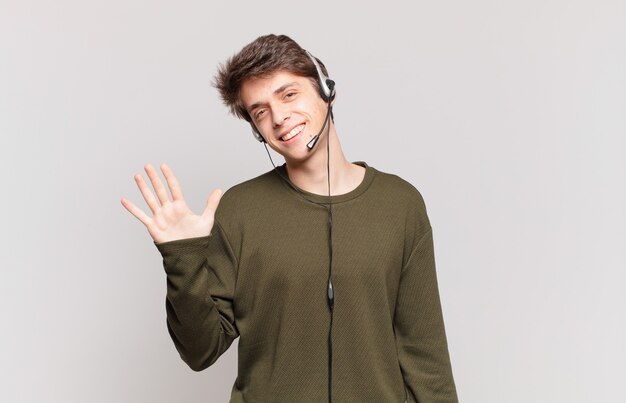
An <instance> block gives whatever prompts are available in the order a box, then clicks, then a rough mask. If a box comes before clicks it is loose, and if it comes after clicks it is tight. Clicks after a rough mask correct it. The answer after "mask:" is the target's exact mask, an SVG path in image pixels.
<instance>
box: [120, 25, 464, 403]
mask: <svg viewBox="0 0 626 403" xmlns="http://www.w3.org/2000/svg"><path fill="white" fill-rule="evenodd" d="M316 63H318V65H317V66H316ZM325 75H327V72H326V69H325V67H324V66H323V65H322V64H321V63H320V62H319V61H318V60H317V59H314V58H313V57H312V56H311V55H310V54H308V53H307V52H306V51H305V50H304V49H302V48H301V47H300V46H299V45H298V44H296V43H295V42H294V41H293V40H291V39H290V38H289V37H286V36H283V35H281V36H275V35H267V36H262V37H259V38H257V39H256V40H255V41H253V42H252V43H250V44H249V45H247V46H246V47H244V48H243V49H242V50H241V51H240V52H239V53H237V54H236V55H235V56H233V57H232V58H230V59H229V60H228V61H227V62H226V63H225V64H224V65H222V66H221V67H220V70H219V72H218V75H217V77H216V87H217V88H218V90H219V91H220V94H221V96H222V99H223V100H224V102H225V103H226V105H227V106H228V107H229V108H230V110H231V111H232V112H233V114H235V115H236V116H238V117H240V118H243V119H245V120H247V121H248V122H249V123H250V125H251V128H252V129H253V131H254V134H255V137H257V139H258V140H260V141H262V142H264V143H265V145H268V146H269V147H271V148H272V149H274V150H275V151H276V152H277V153H279V154H280V155H282V156H283V157H284V159H285V164H284V165H281V166H279V167H277V168H275V169H273V170H271V171H269V172H267V173H265V174H263V175H261V176H259V177H257V178H254V179H252V180H249V181H246V182H244V183H241V184H239V185H236V186H234V187H232V188H231V189H230V190H228V191H227V192H226V193H225V194H224V196H223V197H221V199H220V195H221V192H220V191H219V190H215V191H214V192H213V193H212V194H211V196H210V197H209V200H208V203H207V207H206V209H205V211H204V213H203V214H202V215H199V216H198V215H195V214H193V213H192V212H191V211H190V210H189V208H188V207H187V205H186V203H185V202H184V198H183V196H182V193H181V191H180V187H179V185H178V182H177V181H176V178H175V177H174V175H173V174H172V172H171V170H170V169H169V168H168V167H167V166H166V165H162V166H161V169H162V170H163V174H164V176H165V178H166V180H167V183H168V185H169V188H170V191H171V194H172V200H171V201H170V200H169V198H168V195H167V190H166V189H165V187H164V186H163V184H162V183H161V181H160V179H159V178H158V176H157V174H156V172H155V170H154V168H152V167H151V166H150V165H147V166H146V172H147V174H148V176H149V177H150V180H151V182H152V185H153V187H154V189H155V192H156V194H157V197H158V199H159V202H160V205H159V203H157V201H156V199H155V198H154V196H153V195H152V194H151V192H150V190H149V189H148V188H147V186H146V184H145V183H144V181H143V179H142V177H141V175H139V174H137V175H136V176H135V179H136V181H137V184H138V186H139V188H140V190H141V193H142V194H143V196H144V199H145V200H146V202H147V203H148V206H149V207H150V209H151V210H152V212H153V214H154V216H153V217H152V218H150V217H148V216H147V215H146V214H145V213H143V212H142V211H141V210H140V209H138V208H137V207H135V206H134V205H132V203H130V202H128V201H126V200H125V199H122V204H123V205H124V206H125V207H126V208H127V209H128V210H129V211H130V212H131V213H132V214H133V215H135V216H136V217H137V218H138V219H139V220H140V221H142V222H143V223H144V224H145V225H146V227H147V228H148V231H149V232H150V234H151V235H152V237H153V239H154V242H155V245H156V247H157V248H158V250H159V251H160V253H161V254H162V256H163V264H164V268H165V271H166V273H167V299H166V303H167V305H166V308H167V325H168V330H169V332H170V335H171V337H172V339H173V341H174V344H175V346H176V348H177V350H178V352H179V353H180V356H181V357H182V359H183V360H184V361H185V362H186V363H187V364H188V365H189V366H190V367H191V368H192V369H194V370H196V371H200V370H202V369H204V368H207V367H208V366H210V365H212V364H213V363H214V362H215V361H216V360H217V359H218V358H219V356H220V355H221V354H222V353H224V351H226V350H227V349H228V347H229V346H230V345H231V343H232V342H233V340H234V339H235V338H237V337H239V350H238V376H237V379H236V380H235V383H234V385H233V387H232V394H231V402H269V401H271V402H326V401H329V402H330V401H335V402H403V401H407V402H415V401H419V402H420V403H423V402H456V401H457V396H456V388H455V385H454V380H453V375H452V369H451V365H450V359H449V354H448V347H447V341H446V335H445V329H444V322H443V316H442V312H441V305H440V300H439V293H438V287H437V278H436V272H435V262H434V252H433V243H432V230H431V227H430V223H429V220H428V216H427V214H426V207H425V205H424V201H423V199H422V197H421V195H420V193H419V192H418V191H417V190H416V189H415V188H414V187H413V186H411V185H410V184H409V183H407V182H406V181H404V180H402V179H401V178H399V177H397V176H395V175H390V174H386V173H383V172H381V171H378V170H376V169H374V168H373V167H371V166H369V165H367V164H366V163H364V162H355V163H351V162H349V161H348V160H347V159H346V157H345V156H344V154H343V152H342V150H341V146H340V143H339V139H338V136H337V133H336V131H335V126H334V124H333V121H332V119H331V118H330V117H331V116H332V110H331V107H332V104H333V103H334V86H333V83H332V81H330V80H327V78H326V77H325ZM268 154H269V153H268ZM218 204H219V207H218Z"/></svg>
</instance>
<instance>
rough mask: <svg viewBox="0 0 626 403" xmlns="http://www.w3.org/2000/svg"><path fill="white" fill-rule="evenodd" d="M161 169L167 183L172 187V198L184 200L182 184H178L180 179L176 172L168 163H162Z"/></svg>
mask: <svg viewBox="0 0 626 403" xmlns="http://www.w3.org/2000/svg"><path fill="white" fill-rule="evenodd" d="M161 171H163V176H165V180H166V181H167V185H168V186H169V188H170V193H171V194H172V200H184V198H183V192H182V190H181V189H180V185H179V184H178V180H177V179H176V177H175V176H174V173H173V172H172V170H171V169H170V167H168V166H167V165H166V164H161Z"/></svg>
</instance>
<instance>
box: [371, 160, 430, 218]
mask: <svg viewBox="0 0 626 403" xmlns="http://www.w3.org/2000/svg"><path fill="white" fill-rule="evenodd" d="M373 169H374V170H375V172H376V177H375V179H374V184H375V187H376V191H377V192H381V193H382V194H384V195H385V197H386V198H387V199H389V200H390V201H391V200H393V202H394V204H396V205H400V206H406V207H410V206H412V207H414V208H419V209H422V210H424V213H425V210H426V203H425V202H424V198H423V197H422V193H421V192H420V191H419V190H417V188H416V187H415V186H414V185H413V184H411V183H410V182H408V181H407V180H405V179H403V178H401V177H400V176H398V175H395V174H392V173H388V172H384V171H381V170H379V169H376V168H373Z"/></svg>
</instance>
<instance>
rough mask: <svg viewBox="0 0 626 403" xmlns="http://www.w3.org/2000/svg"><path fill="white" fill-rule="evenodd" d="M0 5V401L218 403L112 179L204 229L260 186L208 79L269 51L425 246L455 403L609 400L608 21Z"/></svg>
mask: <svg viewBox="0 0 626 403" xmlns="http://www.w3.org/2000/svg"><path fill="white" fill-rule="evenodd" d="M367 4H368V3H367V2H357V1H352V2H322V1H319V2H313V3H297V2H288V1H276V0H270V1H266V2H255V3H252V4H248V3H239V2H225V1H222V2H208V1H180V2H166V1H147V0H143V1H140V0H124V1H122V0H108V1H104V0H101V1H78V0H58V1H56V2H49V1H42V0H40V1H34V0H20V1H17V0H0V134H1V136H0V138H1V140H0V150H1V151H0V153H1V154H0V157H1V158H0V168H1V173H2V192H1V195H2V197H1V200H2V205H1V208H0V214H1V216H0V219H1V221H0V222H2V227H3V230H2V231H1V237H2V238H1V239H0V241H1V242H0V244H1V245H2V251H1V253H2V256H1V259H2V280H1V281H0V298H1V300H0V309H1V318H2V322H1V326H2V328H1V332H0V348H1V349H2V350H1V352H0V357H1V358H0V371H1V373H0V393H1V394H2V397H0V399H1V400H2V401H6V402H174V401H176V402H225V401H228V397H229V394H230V389H231V387H232V384H233V382H234V379H235V374H236V348H237V347H236V346H237V343H236V342H235V343H234V344H233V346H232V347H231V349H230V350H229V351H228V352H227V353H226V354H225V355H224V356H222V357H221V358H220V360H219V361H218V362H217V363H216V364H215V365H214V366H212V367H210V368H208V369H207V370H205V371H203V372H200V373H195V372H193V371H191V370H190V369H189V368H187V366H186V365H185V364H184V363H183V362H182V361H181V360H180V358H179V357H178V354H177V352H176V351H175V349H174V346H173V343H172V342H171V340H170V338H169V335H168V333H167V330H166V326H165V300H164V296H165V274H164V272H163V268H162V263H161V258H160V255H159V253H158V251H157V250H156V248H155V247H154V245H153V244H152V240H151V239H150V237H149V235H148V233H147V231H146V230H145V228H144V227H143V225H142V224H141V223H140V222H139V221H137V220H136V219H135V218H134V217H133V216H131V215H130V214H129V213H128V212H127V211H126V210H125V209H124V208H123V207H122V205H121V204H120V199H121V198H122V197H127V198H129V199H130V200H132V201H133V202H135V203H136V204H138V205H141V206H142V208H144V209H145V210H146V211H148V210H147V207H146V205H145V202H143V199H142V198H141V195H140V193H139V191H138V189H137V188H136V185H135V183H134V181H133V175H134V174H135V173H138V172H143V170H142V168H143V165H144V164H146V163H148V162H149V163H152V164H153V165H155V166H157V165H158V164H160V163H162V162H166V163H168V164H169V165H170V166H171V167H172V169H173V170H174V172H175V173H176V175H177V176H178V178H179V180H180V182H181V184H182V186H183V190H184V192H185V195H186V198H187V200H188V202H189V204H190V205H191V206H192V208H194V209H195V210H196V211H200V209H202V208H203V207H204V203H205V201H206V198H207V197H208V195H209V193H210V191H211V190H212V189H213V188H214V187H221V188H223V189H227V188H228V187H230V186H232V185H234V184H235V183H238V182H240V181H242V180H244V179H247V178H250V177H252V176H256V175H258V174H260V173H262V172H265V171H267V170H269V169H270V168H271V165H270V163H269V161H268V160H267V156H266V155H265V151H264V150H263V149H262V147H261V146H260V145H259V144H258V143H256V142H255V141H254V140H253V139H252V136H251V133H250V131H249V129H248V127H247V126H246V125H245V124H244V123H243V122H240V121H237V120H235V119H233V118H231V117H230V116H228V115H227V111H226V109H225V108H224V107H223V106H222V105H221V104H220V103H219V101H218V98H217V93H216V91H215V90H214V89H213V88H211V86H210V82H211V78H212V76H213V74H214V73H215V70H216V65H217V64H218V63H219V62H221V61H224V60H225V59H226V58H227V57H228V56H230V55H232V54H233V53H234V52H236V51H238V50H239V49H240V48H241V47H243V46H244V45H245V44H246V43H248V42H249V41H251V40H253V39H254V38H256V37H257V36H259V35H262V34H266V33H285V34H288V35H290V36H292V37H293V38H294V39H295V40H296V41H298V42H299V43H300V44H301V45H302V46H304V47H305V48H308V49H309V50H310V51H312V52H313V53H314V54H315V55H317V56H318V57H319V58H321V59H322V60H323V61H324V62H325V63H326V65H327V66H328V68H329V70H330V72H331V76H332V77H333V78H334V79H335V80H336V81H337V90H338V99H337V103H336V108H335V116H336V124H337V128H338V133H339V135H340V138H341V139H342V142H343V146H344V150H345V151H346V154H347V156H348V158H349V159H351V160H365V161H367V162H368V163H369V164H370V165H372V166H374V167H375V168H378V169H380V170H383V171H387V172H392V173H395V174H398V175H400V176H401V177H403V178H405V179H407V180H409V181H410V182H411V183H413V184H414V185H415V186H416V187H417V188H418V189H419V190H420V191H421V192H422V195H423V196H424V198H425V200H426V203H427V207H428V211H429V215H430V218H431V222H432V225H433V228H434V235H435V248H436V257H437V265H438V276H439V283H440V292H441V296H442V303H443V309H444V318H445V321H446V330H447V333H448V343H449V347H450V353H451V357H452V364H453V370H454V375H455V379H456V383H457V388H458V392H459V397H460V399H461V401H462V402H468V403H484V402H488V403H491V402H493V403H501V402H512V403H516V402H520V403H521V402H529V401H530V402H550V403H552V402H568V403H573V402H620V401H621V402H623V401H626V383H625V382H624V379H626V275H625V274H624V273H625V269H626V180H625V173H626V162H625V161H626V158H625V156H626V155H625V154H626V3H625V2H624V1H618V0H598V1H591V0H588V1H580V0H554V1H537V0H529V1H528V0H527V1H515V2H512V1H486V0H478V1H472V2H466V1H439V2H408V1H407V2H397V1H385V2H380V3H379V4H377V5H375V6H371V5H367Z"/></svg>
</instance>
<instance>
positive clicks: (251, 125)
mask: <svg viewBox="0 0 626 403" xmlns="http://www.w3.org/2000/svg"><path fill="white" fill-rule="evenodd" d="M250 127H252V135H253V136H254V138H255V139H257V140H258V141H259V142H261V143H265V139H264V138H263V136H262V135H261V133H259V131H258V130H257V128H256V126H255V125H254V123H252V122H250Z"/></svg>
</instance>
